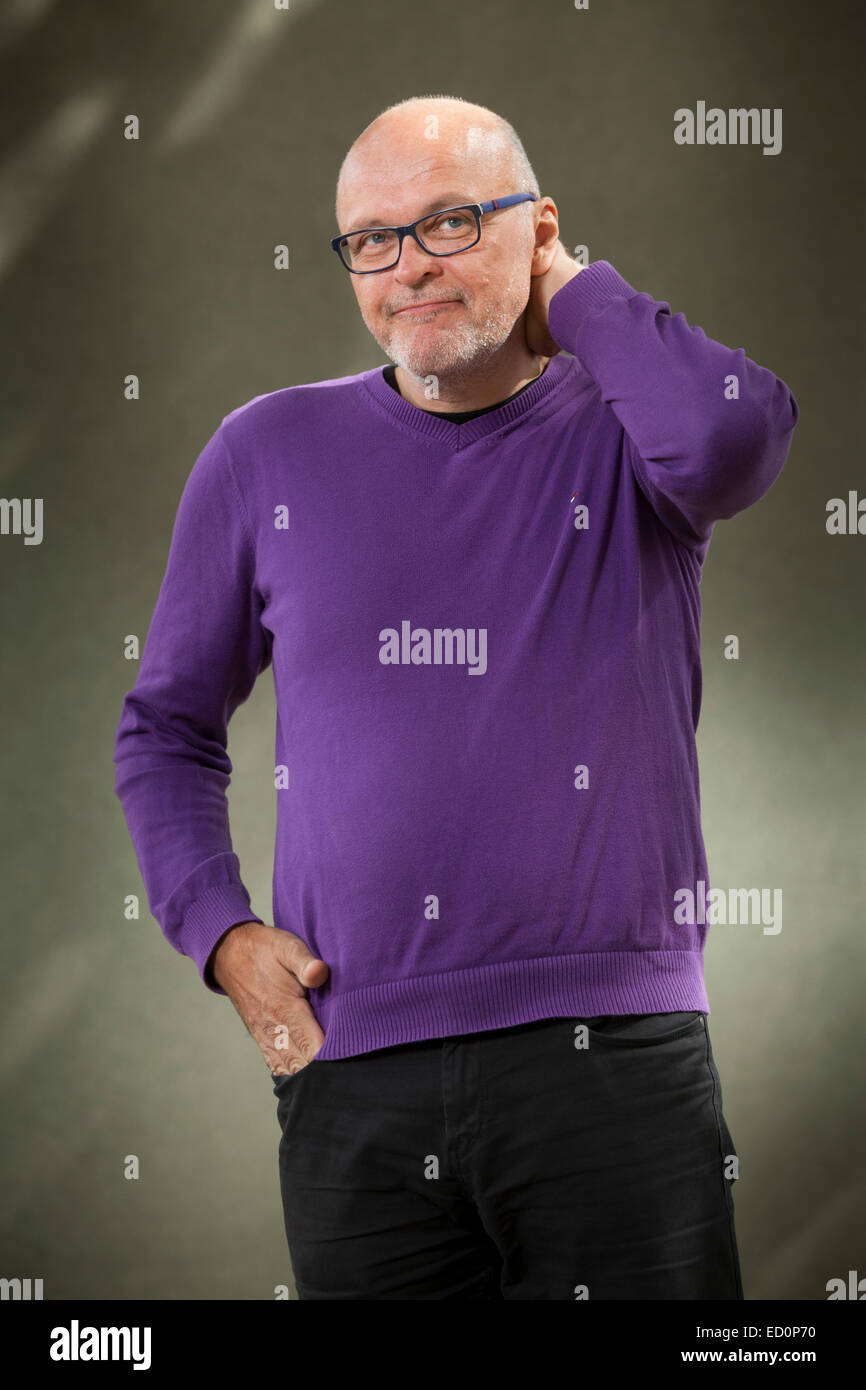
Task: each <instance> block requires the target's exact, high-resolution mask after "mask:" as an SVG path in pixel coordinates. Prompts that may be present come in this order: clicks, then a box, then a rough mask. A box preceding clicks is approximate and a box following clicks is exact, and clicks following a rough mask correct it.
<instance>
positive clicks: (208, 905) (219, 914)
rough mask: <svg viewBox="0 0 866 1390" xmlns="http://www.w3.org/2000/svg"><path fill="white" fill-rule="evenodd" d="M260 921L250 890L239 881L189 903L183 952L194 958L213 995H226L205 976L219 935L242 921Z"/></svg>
mask: <svg viewBox="0 0 866 1390" xmlns="http://www.w3.org/2000/svg"><path fill="white" fill-rule="evenodd" d="M261 921H262V919H261V917H257V916H256V914H255V913H254V912H253V911H252V909H251V907H250V897H249V893H248V892H247V890H246V889H245V888H244V887H243V885H242V884H240V883H226V884H219V885H218V886H217V887H215V888H208V889H206V891H205V892H204V893H202V894H201V896H200V897H198V898H196V899H195V901H194V902H192V903H190V905H189V907H188V908H187V909H186V912H185V913H184V917H183V953H184V955H186V956H189V957H190V959H191V960H194V961H195V963H196V965H197V967H198V973H199V975H200V976H201V979H202V983H203V984H205V985H206V986H207V988H208V989H209V990H210V991H211V993H212V994H225V990H224V989H220V987H219V985H218V984H216V982H214V983H213V984H211V983H210V982H209V981H208V980H207V979H206V977H205V966H206V965H207V963H208V960H209V959H210V955H211V952H212V951H213V949H214V947H215V946H216V944H217V942H218V941H219V939H220V937H221V936H222V935H223V933H224V932H227V931H228V929H229V927H236V926H237V925H238V924H239V923H240V922H261Z"/></svg>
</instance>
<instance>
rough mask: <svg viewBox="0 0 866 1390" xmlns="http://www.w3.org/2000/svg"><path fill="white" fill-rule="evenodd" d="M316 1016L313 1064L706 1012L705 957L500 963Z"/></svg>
mask: <svg viewBox="0 0 866 1390" xmlns="http://www.w3.org/2000/svg"><path fill="white" fill-rule="evenodd" d="M311 993H312V994H314V992H311ZM311 1002H312V1000H311ZM313 1008H314V1011H315V1013H316V1016H317V1018H318V1020H319V1023H320V1026H321V1027H322V1030H323V1032H324V1034H325V1040H324V1042H323V1044H322V1046H321V1048H320V1049H319V1051H318V1052H317V1053H316V1056H315V1058H314V1060H315V1061H319V1060H321V1061H329V1060H336V1059H338V1058H340V1057H353V1056H356V1055H357V1054H358V1053H362V1052H372V1051H374V1050H375V1049H377V1048H382V1047H393V1046H396V1045H397V1044H399V1043H407V1042H418V1041H421V1040H422V1039H425V1038H444V1037H449V1036H451V1035H452V1034H459V1033H475V1032H480V1031H482V1030H484V1029H489V1028H509V1027H513V1026H514V1025H515V1024H519V1023H533V1022H535V1021H536V1020H538V1019H544V1018H572V1017H577V1018H579V1017H587V1018H589V1017H592V1016H594V1015H596V1014H631V1013H641V1014H642V1013H675V1012H679V1011H680V1010H684V1009H696V1010H698V1011H700V1012H701V1013H706V1014H708V1013H709V1012H710V1007H709V1001H708V999H707V992H706V985H705V983H704V970H703V957H702V954H701V952H700V951H599V952H592V953H585V954H580V955H565V956H540V957H536V958H534V959H530V960H513V961H502V962H499V963H497V964H494V965H478V966H472V967H471V968H469V969H466V970H449V971H444V972H441V973H439V974H434V975H415V976H413V977H411V978H410V979H405V980H388V981H386V982H384V983H382V984H377V985H370V986H368V987H367V988H366V989H357V990H352V991H350V992H349V993H347V994H338V995H333V996H331V997H330V998H328V999H325V1000H321V1001H319V1002H317V1003H314V1004H313Z"/></svg>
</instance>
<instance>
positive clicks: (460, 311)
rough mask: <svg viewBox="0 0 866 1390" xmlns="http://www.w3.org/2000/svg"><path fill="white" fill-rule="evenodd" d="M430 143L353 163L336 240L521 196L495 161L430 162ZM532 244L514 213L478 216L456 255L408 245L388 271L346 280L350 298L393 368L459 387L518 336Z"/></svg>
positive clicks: (445, 157)
mask: <svg viewBox="0 0 866 1390" xmlns="http://www.w3.org/2000/svg"><path fill="white" fill-rule="evenodd" d="M430 143H431V142H426V141H424V140H423V138H422V139H421V140H420V141H418V142H417V145H416V147H415V148H414V149H411V150H409V151H406V152H405V154H404V157H403V158H402V159H401V158H400V157H399V155H398V152H397V151H395V152H394V153H393V156H392V157H391V158H389V157H388V153H387V150H386V149H384V148H382V145H381V143H380V144H379V146H378V148H377V150H376V151H374V152H373V153H372V154H365V155H363V156H361V157H360V158H359V159H358V160H357V161H355V163H354V164H353V166H352V168H351V171H350V174H349V175H348V177H347V178H346V180H345V183H344V186H343V188H342V189H341V198H340V205H339V206H340V219H339V228H340V231H341V232H351V231H354V230H357V229H360V228H362V227H374V226H400V225H403V224H405V223H407V222H414V221H415V219H416V218H418V217H422V216H424V215H425V214H426V213H428V212H433V211H436V210H437V209H441V208H447V207H456V206H459V205H460V204H464V203H475V202H486V201H487V200H488V199H490V198H498V197H503V196H504V195H506V194H508V193H522V192H524V191H525V190H524V189H522V188H517V187H512V182H513V180H512V179H511V178H510V177H509V173H508V172H507V170H508V165H507V162H506V163H504V162H503V160H502V158H501V156H500V158H499V159H498V160H497V159H491V158H489V157H488V158H486V159H483V160H479V161H473V160H471V159H470V160H466V159H462V158H460V157H459V156H455V155H453V154H451V155H449V154H448V153H440V152H438V151H436V152H435V153H433V154H431V153H430V150H429V144H430ZM425 145H426V146H427V148H426V149H425V148H424V146H425ZM503 163H504V168H505V170H506V172H505V173H504V174H503V172H502V168H503ZM479 166H480V167H479ZM527 206H529V207H533V206H534V205H533V204H528V205H527ZM534 244H535V237H534V220H533V219H531V217H530V215H529V214H527V212H525V211H524V210H522V207H521V205H518V206H516V207H513V208H507V209H502V210H500V211H497V212H492V213H486V214H484V215H483V216H482V219H481V240H480V241H479V242H477V243H476V245H475V246H471V247H470V248H469V249H468V250H466V251H461V252H459V253H458V254H457V255H453V256H433V255H430V254H429V253H428V252H426V251H422V250H421V247H420V246H419V245H418V243H417V242H416V241H415V240H414V239H413V238H412V237H410V236H407V237H405V238H404V240H403V249H402V252H401V254H400V259H399V261H398V262H397V264H396V265H395V266H392V267H391V268H390V269H389V270H382V271H378V272H376V273H375V274H373V275H352V276H351V277H350V278H351V281H352V288H353V290H354V291H355V296H356V298H357V300H358V307H359V308H360V310H361V315H362V317H363V319H364V322H365V323H366V325H367V327H368V328H369V330H370V332H371V333H372V335H373V337H374V338H375V339H376V342H377V343H378V344H379V346H380V347H381V348H382V350H383V352H384V353H385V354H386V355H387V356H388V357H390V358H391V360H392V361H393V362H396V363H397V365H398V366H400V367H403V368H404V369H405V370H406V371H407V372H411V373H412V375H414V376H417V377H427V376H430V375H433V376H436V377H437V378H439V379H440V380H448V379H451V380H460V379H463V378H466V377H471V376H472V375H473V374H474V373H476V372H478V371H479V370H483V368H484V365H485V364H486V363H487V362H489V361H490V359H491V358H492V357H493V356H494V355H495V354H496V353H497V352H498V351H499V350H500V349H501V348H502V347H503V345H504V344H505V343H506V342H507V340H508V339H509V337H510V335H511V334H512V333H513V332H522V330H521V327H520V325H519V324H518V323H517V320H518V319H519V318H520V316H521V315H522V313H523V310H524V309H525V308H526V304H527V301H528V298H529V288H530V273H529V271H530V264H531V260H532V249H533V246H534Z"/></svg>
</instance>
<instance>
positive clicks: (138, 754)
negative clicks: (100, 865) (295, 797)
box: [114, 420, 271, 994]
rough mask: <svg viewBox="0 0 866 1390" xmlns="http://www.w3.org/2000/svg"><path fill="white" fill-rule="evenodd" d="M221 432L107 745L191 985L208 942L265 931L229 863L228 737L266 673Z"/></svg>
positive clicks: (181, 511) (180, 531)
mask: <svg viewBox="0 0 866 1390" xmlns="http://www.w3.org/2000/svg"><path fill="white" fill-rule="evenodd" d="M224 427H225V420H223V422H222V424H221V425H220V427H219V429H218V430H217V431H216V433H215V434H214V435H213V436H212V438H211V439H210V440H209V441H208V443H207V444H206V445H205V447H204V449H203V450H202V452H201V453H200V454H199V457H198V458H197V460H196V462H195V464H194V465H193V468H192V470H191V472H190V475H189V477H188V479H187V482H186V485H185V487H184V490H183V494H182V496H181V499H180V504H179V506H178V510H177V516H176V519H175V523H174V529H173V532H172V538H171V544H170V548H169V555H168V562H167V565H166V569H165V575H164V577H163V580H162V585H161V588H160V591H159V596H158V599H157V602H156V607H155V608H154V611H153V616H152V619H151V624H150V629H149V631H148V635H147V640H146V642H145V646H144V651H143V653H142V658H141V665H140V667H139V671H138V676H137V679H136V681H135V685H134V687H133V689H132V690H130V691H129V693H128V694H127V695H126V696H125V697H124V700H123V706H122V713H121V718H120V723H119V726H118V728H117V731H116V734H115V742H114V763H115V768H116V780H115V792H116V794H117V796H118V797H119V799H120V802H121V805H122V807H123V812H124V815H125V817H126V821H127V824H128V826H129V831H130V835H131V837H132V841H133V845H134V848H135V852H136V856H137V858H138V864H139V868H140V870H141V876H142V879H143V881H144V885H145V889H146V891H147V897H148V903H149V906H150V911H151V913H152V914H153V916H154V917H155V918H156V919H157V921H158V922H159V924H160V926H161V927H162V929H163V932H164V933H165V936H166V938H167V939H168V941H170V942H171V944H172V946H174V948H175V950H177V951H179V952H180V953H181V954H182V955H186V956H190V957H191V958H192V959H193V960H194V961H195V963H196V965H197V967H198V971H199V974H200V975H201V977H202V980H203V981H204V983H205V984H206V985H207V987H208V988H209V989H211V990H212V991H213V992H214V993H216V994H224V993H225V991H224V990H222V989H220V988H219V986H218V985H217V984H216V982H215V981H212V980H211V978H210V976H209V975H208V974H206V973H205V967H206V965H207V961H208V957H209V956H210V953H211V951H212V950H213V947H214V946H215V945H216V943H217V941H218V940H219V938H220V937H221V936H222V935H223V933H224V932H225V931H227V930H228V928H229V927H231V926H235V925H236V924H237V923H239V922H247V921H256V922H260V921H261V920H262V919H261V917H258V916H257V915H256V913H254V912H252V911H251V910H250V896H249V893H248V892H247V889H246V888H245V886H244V884H243V882H242V880H241V877H240V866H239V862H238V858H237V855H236V854H234V853H233V851H232V841H231V834H230V829H229V817H228V801H227V797H226V791H227V788H228V784H229V781H230V778H231V770H232V765H231V762H230V760H229V757H228V753H227V750H226V744H227V728H228V723H229V720H230V719H231V717H232V714H233V713H234V711H235V710H236V709H237V707H238V705H240V704H242V703H243V701H244V700H246V699H247V697H248V696H249V694H250V692H251V690H252V687H253V685H254V684H255V680H256V677H257V676H258V675H259V674H260V672H261V671H263V670H264V669H265V668H266V667H267V666H268V665H269V664H270V661H271V637H270V634H269V633H268V632H267V631H266V629H264V628H263V627H262V625H261V623H260V621H259V615H260V612H261V608H262V599H261V595H260V594H259V593H258V592H257V590H256V585H255V555H254V549H253V543H252V537H251V530H250V526H249V521H248V518H247V515H246V511H245V508H244V502H243V498H242V496H241V493H240V489H239V486H238V483H237V479H236V476H235V472H234V469H233V466H232V459H231V455H230V453H229V449H228V444H227V442H226V439H225V435H224Z"/></svg>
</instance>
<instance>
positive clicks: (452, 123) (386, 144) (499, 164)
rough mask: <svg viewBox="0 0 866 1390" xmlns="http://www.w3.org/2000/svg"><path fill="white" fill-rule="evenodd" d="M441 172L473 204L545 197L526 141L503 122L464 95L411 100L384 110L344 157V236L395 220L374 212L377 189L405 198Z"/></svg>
mask: <svg viewBox="0 0 866 1390" xmlns="http://www.w3.org/2000/svg"><path fill="white" fill-rule="evenodd" d="M436 174H442V175H443V177H444V176H445V175H446V174H452V175H453V177H454V180H455V181H456V185H455V192H457V193H458V194H459V195H460V197H462V198H463V199H465V200H467V201H470V202H476V201H477V202H481V201H483V200H485V199H487V198H491V197H493V198H495V197H499V196H501V195H502V194H504V193H535V194H536V196H538V193H539V188H538V181H537V179H536V177H535V174H534V172H533V169H532V166H531V164H530V162H529V160H528V158H527V155H526V151H525V150H524V148H523V145H522V143H521V141H520V137H519V136H518V134H517V132H516V131H515V129H514V127H513V126H512V125H511V124H510V123H509V122H508V121H506V120H505V119H504V117H502V116H499V115H498V114H497V113H496V112H495V111H490V110H489V109H488V108H487V107H486V106H478V105H476V104H475V103H474V102H470V101H463V100H462V99H461V98H460V97H451V96H423V97H410V98H408V99H407V100H406V101H400V102H396V103H395V104H394V105H393V106H388V107H386V108H385V110H384V111H382V112H381V113H380V114H379V115H378V116H377V117H376V118H375V120H373V121H371V122H370V124H369V125H368V126H366V127H365V129H364V130H362V131H361V134H360V135H359V136H358V138H357V139H356V140H355V142H354V144H353V145H352V146H351V148H350V149H349V151H348V153H347V154H346V157H345V159H344V160H343V163H342V165H341V166H340V172H339V176H338V178H337V197H336V214H337V225H338V227H339V229H340V231H349V230H351V228H352V227H358V226H370V225H381V224H382V223H383V222H387V221H388V220H389V218H388V217H387V215H386V213H385V211H384V209H383V210H382V211H381V212H378V213H377V212H376V210H375V204H376V198H375V197H374V196H373V195H374V190H375V192H376V193H377V194H380V195H381V193H382V192H384V191H385V190H386V189H387V187H388V186H390V188H391V189H392V190H393V192H394V195H395V202H396V201H401V198H400V195H401V194H402V198H403V200H404V199H405V197H406V194H407V192H408V193H411V190H412V188H413V186H415V187H417V188H418V189H420V188H421V187H422V186H423V185H425V184H426V183H427V182H428V181H429V179H430V178H431V176H435V175H436ZM463 185H465V187H463ZM461 190H462V191H461ZM367 193H369V195H370V196H369V197H365V194H367ZM371 199H372V202H371ZM526 206H527V210H528V209H529V207H530V206H531V205H530V204H527V205H526ZM359 219H360V220H359Z"/></svg>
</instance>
